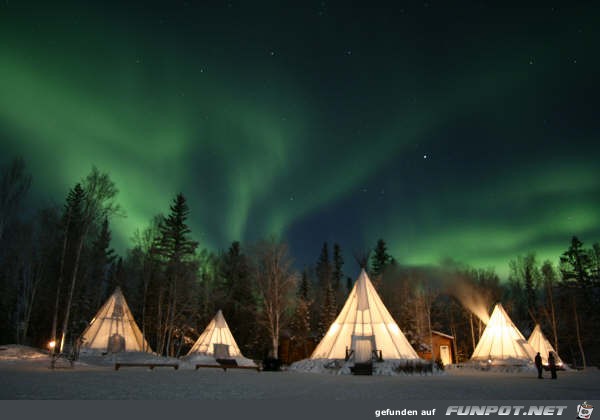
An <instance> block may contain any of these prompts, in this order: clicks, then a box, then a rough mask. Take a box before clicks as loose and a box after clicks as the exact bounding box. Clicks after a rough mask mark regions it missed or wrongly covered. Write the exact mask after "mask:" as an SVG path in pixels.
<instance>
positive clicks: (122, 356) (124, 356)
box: [79, 352, 179, 366]
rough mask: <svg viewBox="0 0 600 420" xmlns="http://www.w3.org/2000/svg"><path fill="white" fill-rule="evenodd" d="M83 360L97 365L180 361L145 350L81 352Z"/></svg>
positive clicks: (80, 356)
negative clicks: (104, 352) (104, 353)
mask: <svg viewBox="0 0 600 420" xmlns="http://www.w3.org/2000/svg"><path fill="white" fill-rule="evenodd" d="M79 360H80V361H81V362H85V363H88V364H90V365H97V366H110V365H114V364H115V363H117V362H121V363H161V362H162V363H178V362H179V360H178V359H176V358H174V357H163V356H158V355H157V354H155V353H145V352H122V353H111V354H106V355H102V354H100V353H81V354H80V355H79Z"/></svg>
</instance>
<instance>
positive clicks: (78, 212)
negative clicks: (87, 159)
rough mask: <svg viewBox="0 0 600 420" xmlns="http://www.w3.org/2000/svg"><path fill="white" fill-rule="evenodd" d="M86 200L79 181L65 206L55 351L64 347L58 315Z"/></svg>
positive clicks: (53, 340)
mask: <svg viewBox="0 0 600 420" xmlns="http://www.w3.org/2000/svg"><path fill="white" fill-rule="evenodd" d="M84 200H85V191H84V190H83V188H82V186H81V184H80V183H77V184H76V185H75V186H74V187H73V188H72V189H71V190H69V192H68V194H67V198H66V203H65V206H64V212H63V217H62V230H63V239H62V242H63V244H62V251H61V256H60V265H59V271H58V281H57V285H56V299H55V303H54V315H53V320H52V332H51V338H52V342H53V343H55V345H54V347H53V348H52V351H53V352H55V351H59V350H61V347H62V346H59V343H58V342H57V333H58V317H59V310H60V307H61V306H62V305H61V303H60V297H61V295H62V293H63V290H62V287H63V280H64V278H65V277H66V276H67V275H68V274H67V273H66V268H65V264H66V258H67V251H68V248H69V246H70V247H71V248H72V247H73V243H74V242H76V241H77V238H78V237H79V236H80V235H81V231H82V228H83V219H84V215H83V207H84Z"/></svg>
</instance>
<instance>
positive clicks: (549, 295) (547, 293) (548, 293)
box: [540, 261, 560, 354]
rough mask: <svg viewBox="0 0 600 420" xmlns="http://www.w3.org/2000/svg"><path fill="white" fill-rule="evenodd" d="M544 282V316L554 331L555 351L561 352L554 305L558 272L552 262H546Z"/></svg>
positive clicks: (543, 267)
mask: <svg viewBox="0 0 600 420" xmlns="http://www.w3.org/2000/svg"><path fill="white" fill-rule="evenodd" d="M540 271H541V274H542V281H543V284H544V297H545V299H544V300H545V304H544V307H543V311H544V314H545V316H546V319H547V320H548V324H550V327H551V330H552V344H553V346H554V349H555V350H556V351H557V352H559V354H560V351H559V349H558V326H557V321H556V306H555V304H554V288H555V286H556V283H557V276H556V272H555V271H554V267H553V266H552V263H551V262H550V261H544V263H543V264H542V268H541V270H540Z"/></svg>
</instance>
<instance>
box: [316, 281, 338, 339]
mask: <svg viewBox="0 0 600 420" xmlns="http://www.w3.org/2000/svg"><path fill="white" fill-rule="evenodd" d="M336 316H337V305H336V301H335V293H334V292H333V288H332V287H331V283H330V284H328V285H327V286H326V289H325V296H324V297H323V305H322V306H321V317H320V320H319V335H320V337H323V336H325V334H326V333H327V330H328V329H329V327H330V326H331V324H332V323H333V321H335V318H336Z"/></svg>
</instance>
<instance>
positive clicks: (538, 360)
mask: <svg viewBox="0 0 600 420" xmlns="http://www.w3.org/2000/svg"><path fill="white" fill-rule="evenodd" d="M535 367H536V368H537V371H538V379H542V368H543V366H542V356H541V355H540V352H539V351H538V353H537V354H536V355H535Z"/></svg>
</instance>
